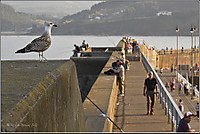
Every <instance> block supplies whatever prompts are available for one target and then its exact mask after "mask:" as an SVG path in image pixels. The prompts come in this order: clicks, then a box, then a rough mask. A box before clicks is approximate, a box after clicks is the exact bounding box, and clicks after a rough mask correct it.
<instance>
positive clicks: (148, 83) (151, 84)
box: [143, 72, 158, 115]
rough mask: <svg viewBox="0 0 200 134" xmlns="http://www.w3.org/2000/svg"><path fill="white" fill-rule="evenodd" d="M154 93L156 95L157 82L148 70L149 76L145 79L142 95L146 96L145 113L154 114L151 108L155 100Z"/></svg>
mask: <svg viewBox="0 0 200 134" xmlns="http://www.w3.org/2000/svg"><path fill="white" fill-rule="evenodd" d="M146 89H147V90H146ZM155 89H156V92H155ZM155 94H156V96H158V83H157V81H156V79H155V78H153V73H152V72H149V77H148V78H147V79H145V82H144V90H143V95H144V96H146V97H147V115H149V114H151V115H153V114H154V111H153V109H154V103H155V100H156V97H155Z"/></svg>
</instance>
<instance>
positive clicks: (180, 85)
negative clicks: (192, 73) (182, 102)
mask: <svg viewBox="0 0 200 134" xmlns="http://www.w3.org/2000/svg"><path fill="white" fill-rule="evenodd" d="M182 87H183V85H182V82H180V83H179V85H178V94H180V93H181V90H182Z"/></svg>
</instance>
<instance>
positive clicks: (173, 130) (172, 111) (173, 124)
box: [171, 104, 174, 131]
mask: <svg viewBox="0 0 200 134" xmlns="http://www.w3.org/2000/svg"><path fill="white" fill-rule="evenodd" d="M171 108H172V109H171V110H172V131H174V108H173V106H172V104H171Z"/></svg>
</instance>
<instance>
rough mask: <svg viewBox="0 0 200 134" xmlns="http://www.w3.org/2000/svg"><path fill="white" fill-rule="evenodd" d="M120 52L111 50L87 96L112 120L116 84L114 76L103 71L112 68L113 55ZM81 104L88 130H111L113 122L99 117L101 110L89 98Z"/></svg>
mask: <svg viewBox="0 0 200 134" xmlns="http://www.w3.org/2000/svg"><path fill="white" fill-rule="evenodd" d="M120 54H121V51H120V52H113V54H112V56H111V57H110V58H109V60H108V62H107V63H106V65H105V66H104V68H103V69H102V70H101V72H100V74H99V77H98V78H97V80H96V81H95V83H94V85H93V86H92V88H91V90H90V92H89V94H88V97H89V98H90V99H91V100H92V101H93V102H94V103H95V104H96V105H97V106H98V107H99V108H101V110H102V111H104V113H106V115H107V116H109V117H110V118H111V119H112V120H114V112H115V111H114V110H115V106H116V100H117V93H118V86H117V85H116V76H115V75H105V74H104V71H107V70H108V69H109V68H112V62H114V61H116V58H114V57H116V56H120ZM83 106H84V110H85V111H84V112H85V117H86V125H87V126H88V127H89V128H92V129H91V130H90V132H112V128H113V124H112V123H111V122H110V121H108V119H106V118H104V117H100V116H99V115H100V114H101V112H100V111H99V110H98V109H97V108H96V107H95V106H94V105H93V104H92V103H91V102H90V101H89V100H87V101H86V100H85V101H84V103H83Z"/></svg>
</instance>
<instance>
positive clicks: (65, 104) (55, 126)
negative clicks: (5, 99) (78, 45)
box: [1, 61, 86, 132]
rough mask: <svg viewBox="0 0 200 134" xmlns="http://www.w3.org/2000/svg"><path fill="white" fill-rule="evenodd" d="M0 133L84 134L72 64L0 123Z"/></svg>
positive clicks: (28, 96) (47, 78) (55, 73)
mask: <svg viewBox="0 0 200 134" xmlns="http://www.w3.org/2000/svg"><path fill="white" fill-rule="evenodd" d="M1 127H2V130H1V131H9V132H12V131H15V132H33V131H36V132H66V131H67V132H79V131H86V127H85V117H84V110H83V105H82V101H81V95H80V89H79V86H78V81H77V74H76V67H75V64H74V63H73V62H72V61H69V62H66V63H65V64H63V65H62V66H61V67H59V68H58V69H56V70H55V71H53V72H51V73H50V74H49V75H48V76H46V77H45V78H44V80H43V81H42V82H40V83H39V84H38V86H37V87H36V88H34V89H33V90H32V91H31V92H30V93H29V94H28V95H27V96H25V97H24V98H23V99H22V101H21V102H19V103H18V104H17V106H16V107H15V108H14V109H13V110H11V111H10V113H9V115H8V116H7V117H6V118H5V119H4V120H3V121H2V122H1Z"/></svg>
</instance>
